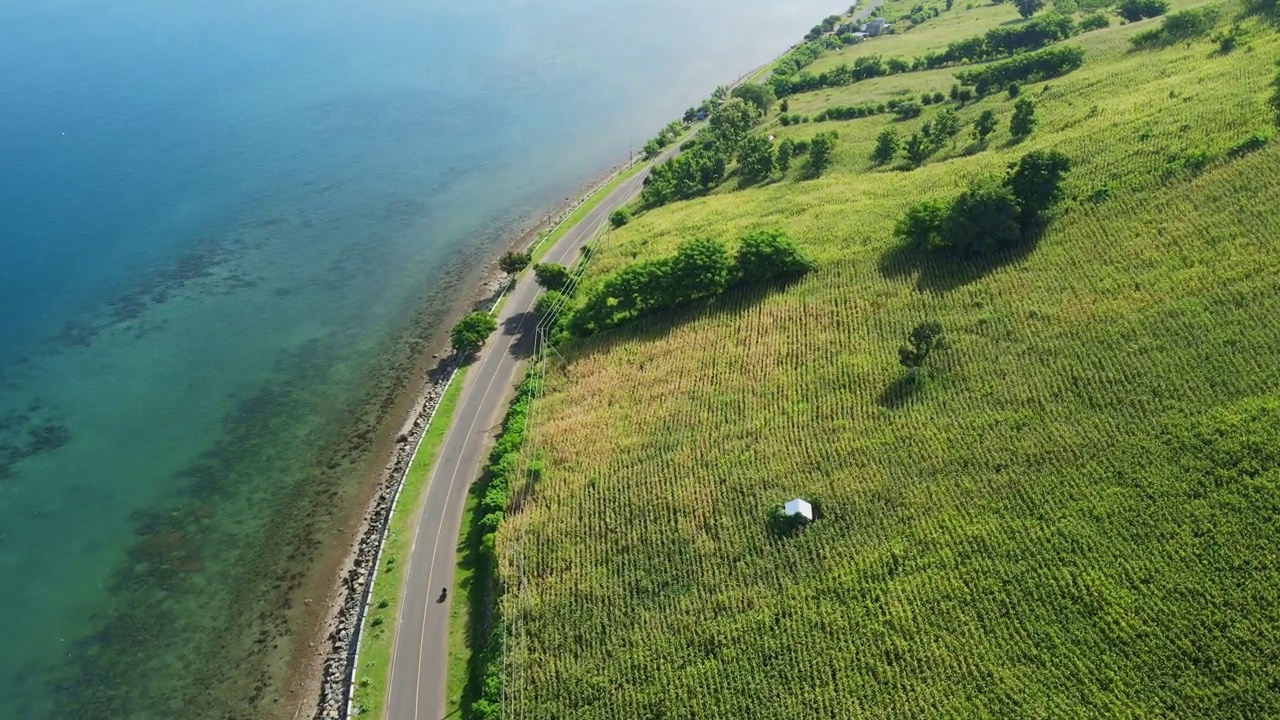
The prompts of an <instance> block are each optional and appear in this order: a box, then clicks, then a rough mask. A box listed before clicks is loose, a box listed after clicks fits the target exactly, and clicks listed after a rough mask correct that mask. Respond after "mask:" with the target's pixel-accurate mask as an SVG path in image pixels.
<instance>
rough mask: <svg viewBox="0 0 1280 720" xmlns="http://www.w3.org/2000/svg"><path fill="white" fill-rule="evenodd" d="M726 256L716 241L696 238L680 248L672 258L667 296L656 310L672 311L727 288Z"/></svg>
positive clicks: (727, 269) (727, 265)
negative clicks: (662, 308) (664, 308)
mask: <svg viewBox="0 0 1280 720" xmlns="http://www.w3.org/2000/svg"><path fill="white" fill-rule="evenodd" d="M730 269H731V268H730V265H729V253H728V252H726V251H725V249H724V246H723V245H721V244H720V243H718V242H716V241H715V240H710V239H707V238H699V239H697V240H690V241H688V242H685V243H683V244H681V245H680V247H679V248H678V249H677V250H676V256H675V257H674V258H672V259H671V265H670V270H669V272H668V275H667V292H666V297H664V298H660V299H659V302H658V305H659V307H666V308H673V307H676V306H678V305H683V304H684V303H687V302H692V301H694V300H701V299H703V298H709V297H715V296H716V295H719V294H720V293H722V292H724V290H725V288H727V287H728V286H729V279H730V274H731V273H730Z"/></svg>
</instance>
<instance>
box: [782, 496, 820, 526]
mask: <svg viewBox="0 0 1280 720" xmlns="http://www.w3.org/2000/svg"><path fill="white" fill-rule="evenodd" d="M775 507H776V506H775ZM782 512H784V513H786V514H787V516H788V517H794V516H796V515H799V516H801V517H803V518H804V519H805V520H806V521H808V522H813V506H812V505H810V504H809V502H808V501H807V500H804V499H801V498H796V499H794V500H788V501H787V504H785V505H783V506H782Z"/></svg>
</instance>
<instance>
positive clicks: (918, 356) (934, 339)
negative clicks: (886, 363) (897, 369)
mask: <svg viewBox="0 0 1280 720" xmlns="http://www.w3.org/2000/svg"><path fill="white" fill-rule="evenodd" d="M945 346H946V335H945V334H944V332H943V330H942V323H940V322H937V321H929V322H922V323H920V324H919V325H916V326H915V327H914V328H912V329H911V333H910V334H909V335H907V342H906V343H905V344H903V345H902V347H900V348H898V362H899V363H900V364H901V365H902V366H903V367H905V368H907V371H908V372H910V373H911V375H912V377H915V376H916V373H917V372H918V371H919V370H920V368H922V367H924V364H925V362H927V361H928V360H929V356H930V355H932V354H933V351H934V350H937V349H941V348H943V347H945Z"/></svg>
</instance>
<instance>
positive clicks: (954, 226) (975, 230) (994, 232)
mask: <svg viewBox="0 0 1280 720" xmlns="http://www.w3.org/2000/svg"><path fill="white" fill-rule="evenodd" d="M1019 210H1020V208H1019V206H1018V199H1017V197H1016V196H1015V195H1014V194H1013V189H1012V188H1010V187H1009V186H1008V185H1006V184H1005V183H1003V182H1001V181H1000V180H998V179H996V178H991V177H988V178H982V179H979V180H977V181H975V182H973V183H972V184H971V185H970V186H969V188H968V189H966V190H965V191H964V192H962V193H960V196H959V197H957V198H956V199H955V202H953V203H952V205H951V208H950V209H949V210H948V211H947V216H946V219H945V220H944V221H943V223H942V228H941V230H940V232H939V236H940V237H941V239H942V240H943V242H944V245H943V246H944V247H946V248H949V249H951V250H954V251H956V252H957V253H958V254H960V255H967V256H973V257H978V256H985V255H991V254H993V253H995V252H998V251H1000V250H1004V249H1007V248H1011V247H1014V246H1015V245H1017V244H1018V243H1019V241H1020V240H1021V239H1022V233H1021V228H1020V226H1019V224H1018V217H1019Z"/></svg>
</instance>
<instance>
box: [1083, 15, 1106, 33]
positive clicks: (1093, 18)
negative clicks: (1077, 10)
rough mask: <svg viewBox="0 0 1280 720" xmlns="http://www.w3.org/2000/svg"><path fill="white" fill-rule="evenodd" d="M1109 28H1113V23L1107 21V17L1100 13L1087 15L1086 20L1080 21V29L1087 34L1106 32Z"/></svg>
mask: <svg viewBox="0 0 1280 720" xmlns="http://www.w3.org/2000/svg"><path fill="white" fill-rule="evenodd" d="M1109 27H1111V21H1110V20H1108V19H1107V16H1106V15H1103V14H1102V13H1100V12H1095V13H1091V14H1089V15H1086V16H1085V17H1084V19H1083V20H1081V21H1080V29H1081V30H1083V31H1085V32H1090V31H1093V30H1105V29H1106V28H1109Z"/></svg>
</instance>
